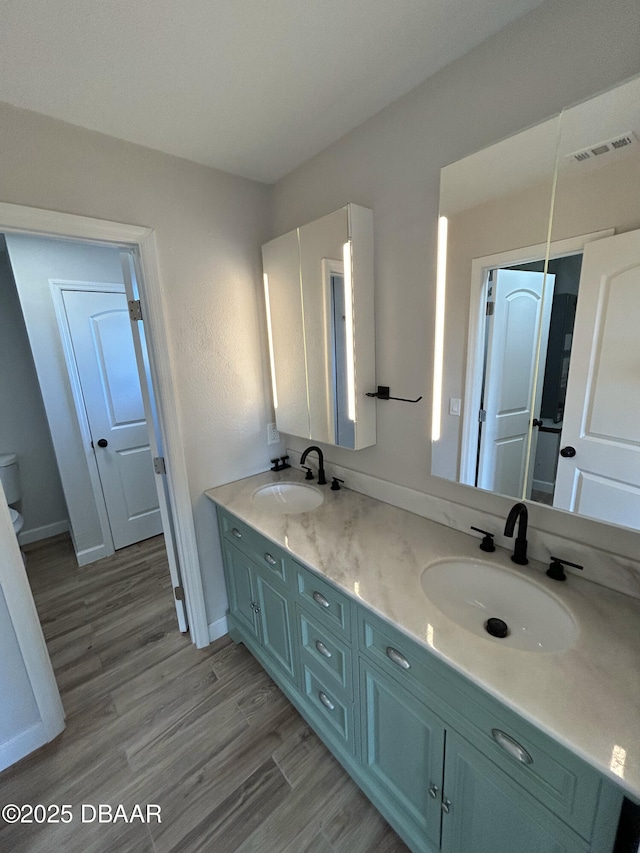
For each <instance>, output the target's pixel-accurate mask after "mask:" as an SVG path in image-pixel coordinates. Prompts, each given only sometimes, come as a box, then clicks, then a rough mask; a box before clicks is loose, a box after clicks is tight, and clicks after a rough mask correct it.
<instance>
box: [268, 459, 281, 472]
mask: <svg viewBox="0 0 640 853" xmlns="http://www.w3.org/2000/svg"><path fill="white" fill-rule="evenodd" d="M271 462H272V463H273V468H272V469H271V470H272V471H282V465H281V464H280V459H279V458H278V459H272V460H271Z"/></svg>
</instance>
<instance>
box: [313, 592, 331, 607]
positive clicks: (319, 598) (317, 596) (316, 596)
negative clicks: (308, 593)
mask: <svg viewBox="0 0 640 853" xmlns="http://www.w3.org/2000/svg"><path fill="white" fill-rule="evenodd" d="M313 600H314V601H315V602H316V604H319V605H320V607H330V606H331V605H330V604H329V602H328V601H327V599H326V598H325V597H324V595H323V594H322V593H321V592H317V591H316V592H314V593H313Z"/></svg>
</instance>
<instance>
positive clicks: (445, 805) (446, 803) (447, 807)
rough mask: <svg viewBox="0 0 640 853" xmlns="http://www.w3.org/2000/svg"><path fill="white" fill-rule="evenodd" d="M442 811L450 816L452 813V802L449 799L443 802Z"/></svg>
mask: <svg viewBox="0 0 640 853" xmlns="http://www.w3.org/2000/svg"><path fill="white" fill-rule="evenodd" d="M442 811H443V812H444V813H445V814H449V812H450V811H451V800H450V799H448V798H447V797H446V798H445V799H444V800H443V801H442Z"/></svg>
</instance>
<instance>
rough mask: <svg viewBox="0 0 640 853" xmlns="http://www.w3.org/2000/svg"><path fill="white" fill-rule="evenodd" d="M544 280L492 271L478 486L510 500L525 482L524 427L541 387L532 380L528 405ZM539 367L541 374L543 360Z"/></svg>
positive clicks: (545, 306) (546, 307)
mask: <svg viewBox="0 0 640 853" xmlns="http://www.w3.org/2000/svg"><path fill="white" fill-rule="evenodd" d="M544 278H545V277H544V274H543V273H540V272H530V271H522V270H497V271H496V276H495V278H494V282H493V288H494V293H493V299H494V309H493V316H492V323H491V333H490V335H489V339H488V342H487V358H486V368H485V388H484V412H485V414H484V418H485V420H484V422H483V424H482V432H481V438H480V451H479V458H478V486H479V487H480V488H481V489H489V490H491V491H495V492H499V493H501V494H503V495H510V496H512V497H515V498H521V497H522V495H523V491H524V488H525V485H526V481H527V479H528V477H527V474H528V469H527V464H526V463H527V446H528V440H529V427H530V425H531V422H532V420H533V418H534V417H537V413H538V412H539V409H540V400H541V398H542V381H540V380H538V381H537V382H535V384H536V399H535V400H534V399H533V392H534V381H535V380H536V377H537V371H538V368H539V364H538V363H537V362H536V357H537V352H538V336H539V334H541V327H542V330H543V331H542V338H541V352H542V354H543V355H544V352H545V351H546V339H547V338H548V333H549V318H550V315H551V304H552V301H553V300H552V298H543V296H544V293H543V291H544V285H545V283H544ZM554 280H555V277H554V276H549V275H547V277H546V281H547V284H546V287H547V293H548V294H550V296H551V297H552V295H553V287H554ZM545 335H546V337H545ZM543 347H544V349H543ZM540 362H541V363H542V365H543V367H542V370H544V358H542V359H540Z"/></svg>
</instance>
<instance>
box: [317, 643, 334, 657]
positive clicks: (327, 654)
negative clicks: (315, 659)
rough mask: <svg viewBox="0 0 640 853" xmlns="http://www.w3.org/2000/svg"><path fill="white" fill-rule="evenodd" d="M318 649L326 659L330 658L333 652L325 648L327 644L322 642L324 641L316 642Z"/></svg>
mask: <svg viewBox="0 0 640 853" xmlns="http://www.w3.org/2000/svg"><path fill="white" fill-rule="evenodd" d="M316 649H317V650H318V651H319V652H320V654H321V655H323V657H325V658H330V657H331V655H332V652H330V651H329V649H328V648H327V647H326V646H325V644H324V643H323V642H322V640H316Z"/></svg>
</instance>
